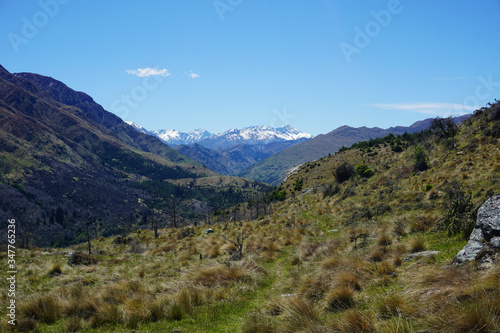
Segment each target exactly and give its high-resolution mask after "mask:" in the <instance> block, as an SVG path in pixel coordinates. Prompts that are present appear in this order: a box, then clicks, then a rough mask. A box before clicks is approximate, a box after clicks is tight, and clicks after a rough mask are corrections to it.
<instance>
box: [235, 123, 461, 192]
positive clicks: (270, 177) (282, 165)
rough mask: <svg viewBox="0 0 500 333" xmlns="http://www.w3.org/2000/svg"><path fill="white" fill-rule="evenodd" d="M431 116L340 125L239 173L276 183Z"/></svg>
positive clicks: (422, 126) (417, 128)
mask: <svg viewBox="0 0 500 333" xmlns="http://www.w3.org/2000/svg"><path fill="white" fill-rule="evenodd" d="M467 117H469V115H467V116H464V117H459V118H457V119H458V121H461V120H463V119H466V118H467ZM431 120H432V119H426V120H423V121H419V122H416V123H415V124H413V125H411V126H409V127H403V126H397V127H391V128H388V129H381V128H378V127H374V128H368V127H360V128H353V127H350V126H341V127H339V128H337V129H335V130H333V131H331V132H329V133H327V134H321V135H318V136H316V137H315V138H313V139H311V140H308V141H306V142H303V143H301V144H298V145H296V146H293V147H290V148H288V149H285V150H283V151H281V152H279V153H278V154H276V155H273V156H271V157H269V158H267V159H264V160H262V161H260V162H258V163H256V164H255V165H252V166H251V167H250V168H248V169H247V170H244V171H242V172H241V173H240V174H239V176H241V177H245V178H249V179H254V180H258V181H261V182H265V183H268V184H272V185H278V184H279V183H280V182H281V181H282V180H283V178H284V177H285V176H286V174H287V172H289V170H291V169H292V168H293V167H296V166H299V165H301V164H303V163H306V162H309V161H314V160H317V159H318V158H321V157H323V156H327V155H329V154H334V153H335V152H337V151H338V150H339V149H340V148H341V147H349V146H351V145H352V144H353V143H356V142H360V141H364V140H369V139H372V138H379V137H382V136H385V135H388V134H389V133H392V134H394V135H399V134H403V133H405V132H408V133H414V132H418V131H422V130H424V129H426V128H427V127H428V126H429V124H430V123H431Z"/></svg>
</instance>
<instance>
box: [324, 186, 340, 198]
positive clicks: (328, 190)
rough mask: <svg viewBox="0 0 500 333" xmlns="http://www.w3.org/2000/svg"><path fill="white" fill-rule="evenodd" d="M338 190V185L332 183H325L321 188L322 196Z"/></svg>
mask: <svg viewBox="0 0 500 333" xmlns="http://www.w3.org/2000/svg"><path fill="white" fill-rule="evenodd" d="M339 192H340V188H339V186H338V185H336V186H333V185H332V184H328V185H326V187H325V188H324V189H323V198H327V197H331V196H334V195H335V194H338V193H339Z"/></svg>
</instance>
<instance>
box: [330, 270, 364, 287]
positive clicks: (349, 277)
mask: <svg viewBox="0 0 500 333" xmlns="http://www.w3.org/2000/svg"><path fill="white" fill-rule="evenodd" d="M335 285H336V286H337V287H346V288H350V289H352V290H355V291H359V290H361V285H360V284H359V281H358V277H357V276H356V275H354V274H352V273H349V272H340V273H339V274H337V276H335Z"/></svg>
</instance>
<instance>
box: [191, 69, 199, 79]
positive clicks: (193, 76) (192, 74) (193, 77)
mask: <svg viewBox="0 0 500 333" xmlns="http://www.w3.org/2000/svg"><path fill="white" fill-rule="evenodd" d="M188 76H189V77H190V78H192V79H196V78H197V77H200V76H199V75H198V74H195V73H193V71H191V72H189V73H188Z"/></svg>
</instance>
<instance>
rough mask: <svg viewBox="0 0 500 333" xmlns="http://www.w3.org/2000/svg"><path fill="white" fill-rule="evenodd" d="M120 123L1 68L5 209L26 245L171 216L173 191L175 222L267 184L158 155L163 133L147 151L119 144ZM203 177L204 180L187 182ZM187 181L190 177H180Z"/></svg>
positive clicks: (76, 238) (1, 197) (0, 209)
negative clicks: (68, 102)
mask: <svg viewBox="0 0 500 333" xmlns="http://www.w3.org/2000/svg"><path fill="white" fill-rule="evenodd" d="M106 114H107V113H106ZM106 117H108V116H106ZM109 119H114V118H113V117H109ZM118 119H119V118H118ZM108 125H109V124H108ZM120 126H121V125H120V124H117V125H116V128H115V131H116V132H114V131H111V130H110V129H108V128H107V127H105V126H104V125H102V124H97V122H96V121H95V120H94V119H93V116H92V115H88V114H87V111H84V110H81V109H79V108H77V107H75V106H71V105H66V104H62V103H61V102H59V101H56V100H54V99H53V98H52V97H51V96H50V95H49V94H48V93H47V92H45V91H44V90H42V89H39V88H38V86H37V85H35V84H33V83H32V82H31V81H28V80H26V79H24V78H22V77H20V76H14V75H12V74H10V73H9V72H8V71H6V70H5V69H4V68H3V67H0V172H1V174H0V176H1V177H0V189H1V190H0V217H1V218H2V219H4V220H5V219H8V218H10V219H12V218H15V219H16V220H17V221H18V231H19V235H18V239H19V240H20V242H21V243H25V244H26V243H28V242H29V243H31V244H36V245H39V246H46V245H63V244H68V243H73V242H80V241H82V237H84V236H85V233H84V231H85V230H86V228H85V224H89V223H90V224H91V225H92V228H91V230H92V233H93V235H94V234H103V235H109V234H112V233H116V232H120V231H123V230H129V229H131V228H133V227H134V226H135V225H141V224H146V223H148V221H149V220H150V219H151V218H152V216H156V217H155V218H157V219H159V220H161V221H163V223H164V224H165V223H167V222H168V221H169V220H170V217H169V216H170V215H171V204H172V202H173V201H172V200H173V199H172V198H175V202H176V216H177V222H180V221H182V220H186V219H188V220H192V219H196V218H197V216H198V215H204V214H206V213H207V212H210V211H212V210H214V209H217V208H224V207H227V206H229V205H234V204H236V203H238V202H241V201H244V200H247V198H248V197H249V196H250V195H253V194H254V193H255V192H256V191H259V190H264V189H266V186H262V185H260V184H257V183H255V182H249V181H243V180H241V181H240V180H238V179H237V178H235V177H233V178H234V180H231V179H229V180H227V179H226V178H227V177H225V178H224V180H225V183H224V184H227V185H226V186H219V185H217V184H218V183H220V182H221V179H222V178H221V176H219V175H217V174H216V173H214V172H212V171H210V170H208V169H206V168H203V167H201V166H197V165H191V164H186V163H183V164H176V163H173V162H172V161H169V160H167V159H165V158H164V157H162V156H160V155H161V154H162V153H161V152H165V153H167V152H168V151H169V150H170V148H168V147H167V148H165V147H166V145H164V144H162V143H161V142H159V141H158V142H159V144H158V148H157V149H149V152H145V151H142V150H140V149H139V148H137V147H140V145H139V144H137V145H135V147H133V146H131V145H129V144H127V143H125V142H123V141H122V140H121V139H120V138H121V137H125V138H133V135H132V136H128V135H127V134H122V133H121V132H120V131H119V127H120ZM127 126H128V125H127ZM136 138H139V136H136ZM152 139H153V140H156V141H157V139H156V138H152ZM127 140H128V139H127ZM128 141H129V140H128ZM129 142H130V141H129ZM131 143H132V144H134V142H133V141H132V142H131ZM153 143H154V141H153ZM162 145H163V146H165V147H162ZM153 152H155V153H159V155H156V154H154V153H153ZM172 156H181V158H182V155H180V154H179V153H177V152H176V151H174V153H173V154H172ZM182 159H183V160H184V161H186V160H187V159H186V158H182ZM207 176H208V179H209V180H207V181H204V182H203V187H201V186H196V185H195V186H191V185H190V184H191V183H196V182H195V180H196V179H198V178H200V177H207ZM181 179H184V181H183V182H179V183H182V184H186V185H177V184H176V182H177V181H179V180H181ZM243 183H244V184H245V186H246V188H245V189H242V188H240V185H241V184H243ZM195 208H196V209H195Z"/></svg>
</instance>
